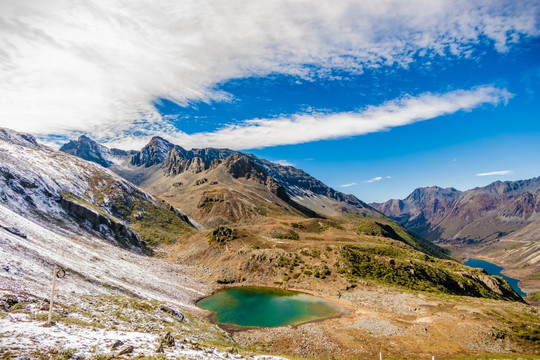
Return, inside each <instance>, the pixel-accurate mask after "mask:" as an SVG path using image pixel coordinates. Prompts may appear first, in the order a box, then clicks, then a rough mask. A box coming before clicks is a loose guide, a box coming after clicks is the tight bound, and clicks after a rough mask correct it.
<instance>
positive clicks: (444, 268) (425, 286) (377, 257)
mask: <svg viewBox="0 0 540 360" xmlns="http://www.w3.org/2000/svg"><path fill="white" fill-rule="evenodd" d="M336 267H337V268H338V272H339V273H342V274H346V276H348V277H349V278H350V279H355V278H364V279H370V280H374V281H377V282H381V283H385V284H390V285H395V286H399V287H402V288H406V289H409V290H413V291H427V292H436V293H445V294H453V295H468V296H476V297H485V298H492V299H502V298H503V297H502V296H500V295H498V294H497V293H495V292H493V291H492V290H490V289H489V288H488V287H487V286H486V285H485V284H484V283H483V282H481V281H480V280H478V279H476V278H474V275H481V273H480V272H473V273H471V272H470V270H468V269H467V268H466V267H465V266H463V265H461V264H459V263H456V262H453V261H447V260H440V259H437V258H433V257H431V256H428V255H424V254H422V253H415V252H414V251H411V250H407V249H400V248H397V247H395V246H391V245H365V246H353V245H345V246H343V247H342V248H341V261H340V262H338V263H337V264H336ZM499 282H500V284H501V285H502V284H506V282H504V281H503V280H502V279H501V280H499ZM507 292H508V294H509V295H511V294H513V293H512V292H511V291H510V290H508V289H507Z"/></svg>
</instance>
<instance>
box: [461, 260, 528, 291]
mask: <svg viewBox="0 0 540 360" xmlns="http://www.w3.org/2000/svg"><path fill="white" fill-rule="evenodd" d="M465 265H467V266H470V267H473V268H480V269H484V270H486V271H487V273H488V274H489V275H498V276H501V277H503V278H505V279H506V281H508V284H509V285H510V286H511V287H512V289H514V291H515V292H517V293H518V294H519V295H520V296H521V297H525V296H527V294H525V293H524V292H523V291H521V289H520V288H519V286H518V282H519V280H518V279H514V278H511V277H508V276H506V275H504V274H502V273H501V271H503V270H504V268H503V267H500V266H497V265H495V264H493V263H490V262H489V261H484V260H480V259H469V260H467V261H465Z"/></svg>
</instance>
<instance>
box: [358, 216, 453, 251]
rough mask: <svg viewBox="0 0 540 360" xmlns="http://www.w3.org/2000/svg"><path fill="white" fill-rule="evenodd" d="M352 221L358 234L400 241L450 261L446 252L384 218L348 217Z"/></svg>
mask: <svg viewBox="0 0 540 360" xmlns="http://www.w3.org/2000/svg"><path fill="white" fill-rule="evenodd" d="M349 217H351V219H352V220H353V221H354V224H355V229H356V232H357V233H358V234H361V235H369V236H380V237H385V238H389V239H393V240H397V241H401V242H403V243H405V244H407V245H409V246H411V247H413V248H414V249H415V250H418V251H421V252H423V253H426V254H429V255H431V256H435V257H438V258H440V259H450V257H449V256H448V254H449V252H448V250H445V249H442V248H440V247H438V246H437V245H434V244H432V243H431V242H429V241H427V240H424V239H422V238H420V237H418V236H416V235H415V234H413V233H412V232H410V231H407V230H406V229H405V228H404V227H402V226H401V225H399V224H398V223H396V222H394V221H391V220H389V219H385V218H378V219H367V218H364V217H359V216H358V215H349Z"/></svg>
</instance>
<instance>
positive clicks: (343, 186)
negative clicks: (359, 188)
mask: <svg viewBox="0 0 540 360" xmlns="http://www.w3.org/2000/svg"><path fill="white" fill-rule="evenodd" d="M354 185H358V184H357V183H355V182H353V183H350V184H343V185H339V187H342V188H346V187H349V186H354Z"/></svg>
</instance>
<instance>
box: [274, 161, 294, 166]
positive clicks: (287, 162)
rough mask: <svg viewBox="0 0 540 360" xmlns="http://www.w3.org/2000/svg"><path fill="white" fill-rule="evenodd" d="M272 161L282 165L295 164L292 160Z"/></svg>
mask: <svg viewBox="0 0 540 360" xmlns="http://www.w3.org/2000/svg"><path fill="white" fill-rule="evenodd" d="M272 162H273V163H276V164H279V165H284V166H294V165H295V164H293V163H292V162H289V161H287V160H275V161H272Z"/></svg>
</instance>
